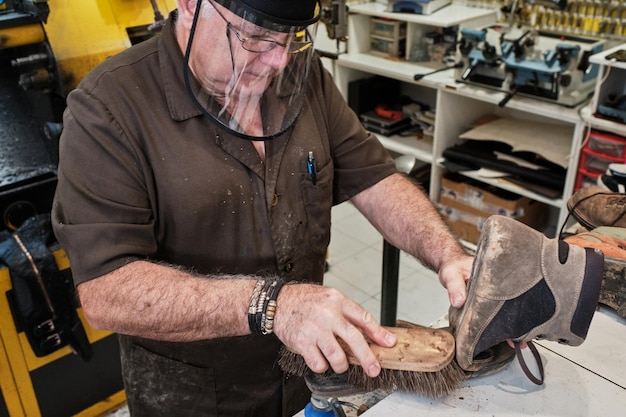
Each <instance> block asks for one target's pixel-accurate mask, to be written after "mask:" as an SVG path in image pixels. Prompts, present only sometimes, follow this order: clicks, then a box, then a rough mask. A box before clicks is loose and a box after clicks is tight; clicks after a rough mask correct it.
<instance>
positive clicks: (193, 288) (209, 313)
mask: <svg viewBox="0 0 626 417" xmlns="http://www.w3.org/2000/svg"><path fill="white" fill-rule="evenodd" d="M231 278H235V277H231ZM240 278H241V279H220V278H219V277H215V278H214V279H207V278H203V277H197V276H194V275H192V274H190V273H188V272H185V271H182V270H179V269H176V268H173V267H169V266H165V265H159V264H155V263H150V262H143V261H136V262H132V263H130V264H128V265H125V266H123V267H121V268H119V269H117V270H115V271H113V272H111V273H109V274H107V275H105V276H102V277H99V278H96V279H93V280H91V281H87V282H84V283H82V284H80V285H79V286H78V293H79V296H80V300H81V304H82V308H83V311H84V313H85V316H86V318H87V320H88V321H89V322H90V324H91V325H92V326H94V327H95V328H99V329H106V330H110V331H113V332H116V333H121V334H129V335H134V336H139V337H145V338H150V339H159V340H166V341H192V340H203V339H211V338H215V337H226V336H239V335H244V334H248V333H250V331H249V327H248V322H247V310H248V304H249V300H250V298H249V297H250V295H251V294H252V291H253V287H254V285H255V280H253V279H244V277H240Z"/></svg>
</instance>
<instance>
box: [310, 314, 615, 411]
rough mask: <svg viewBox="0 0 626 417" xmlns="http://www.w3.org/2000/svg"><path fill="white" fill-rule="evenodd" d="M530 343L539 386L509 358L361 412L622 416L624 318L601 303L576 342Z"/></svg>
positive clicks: (381, 402)
mask: <svg viewBox="0 0 626 417" xmlns="http://www.w3.org/2000/svg"><path fill="white" fill-rule="evenodd" d="M535 343H536V345H537V347H538V350H539V352H540V354H541V357H542V359H543V364H544V368H545V382H544V385H542V386H537V385H535V384H533V383H532V382H530V381H529V380H528V379H527V378H526V376H525V375H524V373H523V372H522V370H521V368H520V367H519V364H518V363H517V360H514V362H512V363H511V365H509V367H508V368H507V369H505V370H503V371H501V372H499V373H497V374H494V375H491V376H486V377H481V378H475V379H470V380H467V381H465V382H464V383H463V386H462V387H461V388H460V389H458V390H457V391H455V392H453V393H452V394H450V395H448V396H446V397H444V398H440V399H432V398H427V397H421V396H417V395H414V394H407V393H400V392H395V393H392V394H391V395H389V396H388V397H386V398H384V399H383V400H381V401H380V402H379V403H378V404H376V405H375V406H373V407H372V408H371V409H370V410H368V411H367V412H365V413H364V414H363V416H366V417H401V416H420V417H463V416H475V415H478V414H477V413H480V415H484V416H495V417H512V416H528V415H539V416H545V417H547V416H563V417H566V416H567V417H608V416H623V415H626V320H624V319H623V318H621V317H619V316H617V315H616V314H615V313H614V312H613V311H612V310H609V309H605V308H601V309H600V310H599V311H598V312H597V313H596V314H595V316H594V318H593V321H592V324H591V328H590V329H589V334H588V337H587V340H586V341H585V342H584V343H583V344H582V345H581V346H578V347H570V346H562V345H559V344H558V343H555V342H535ZM529 356H530V355H529V354H525V357H527V358H528V360H527V362H528V363H529V366H530V365H531V364H532V360H533V359H532V358H530V357H529ZM531 369H532V367H531ZM299 415H301V414H299Z"/></svg>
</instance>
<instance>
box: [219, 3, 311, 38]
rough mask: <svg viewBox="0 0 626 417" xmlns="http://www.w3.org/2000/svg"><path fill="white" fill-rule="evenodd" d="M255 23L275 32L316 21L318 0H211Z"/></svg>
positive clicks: (303, 26)
mask: <svg viewBox="0 0 626 417" xmlns="http://www.w3.org/2000/svg"><path fill="white" fill-rule="evenodd" d="M213 1H214V2H215V3H218V4H221V5H222V6H224V7H226V8H227V9H229V10H230V11H231V12H233V13H235V14H237V15H238V16H240V17H243V18H245V19H247V20H249V21H250V22H252V23H254V24H255V25H258V26H261V27H264V28H266V29H270V30H273V31H277V32H288V31H290V30H293V28H294V27H295V28H305V27H307V26H308V25H310V24H313V23H315V22H317V21H318V20H319V18H320V9H319V8H317V7H316V6H317V5H318V3H319V0H296V1H294V0H213Z"/></svg>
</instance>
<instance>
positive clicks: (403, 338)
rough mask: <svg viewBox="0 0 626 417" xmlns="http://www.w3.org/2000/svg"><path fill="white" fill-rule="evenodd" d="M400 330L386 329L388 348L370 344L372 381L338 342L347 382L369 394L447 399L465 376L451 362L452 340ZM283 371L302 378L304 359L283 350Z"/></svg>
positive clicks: (423, 330)
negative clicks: (374, 364) (375, 364)
mask: <svg viewBox="0 0 626 417" xmlns="http://www.w3.org/2000/svg"><path fill="white" fill-rule="evenodd" d="M398 326H402V327H386V329H387V330H389V331H390V332H392V333H393V334H394V335H395V336H396V339H397V342H396V344H395V345H394V346H393V347H391V348H386V347H382V346H379V345H377V344H375V343H372V342H371V341H370V348H371V349H372V351H373V352H374V354H375V355H376V357H377V358H378V361H379V362H380V365H381V368H382V369H381V372H380V374H379V375H378V376H377V377H375V378H370V377H369V376H367V374H366V373H365V371H363V368H361V366H360V365H359V362H358V361H357V359H356V357H354V355H353V354H352V352H351V351H350V349H349V348H348V346H347V345H346V344H345V343H344V342H343V341H342V340H339V343H340V345H341V347H342V348H343V350H344V351H345V352H346V355H347V357H348V361H349V362H350V367H349V369H348V371H347V380H348V382H349V383H350V384H351V385H353V386H354V387H355V388H356V389H358V390H361V391H365V392H370V391H374V390H377V389H382V390H385V391H393V390H399V391H407V392H413V393H416V394H421V395H427V396H430V397H440V396H443V395H447V394H449V393H450V392H452V391H454V390H455V389H456V388H458V387H459V385H460V384H461V382H462V381H463V380H464V379H465V372H464V371H463V370H462V369H461V368H460V367H459V366H458V364H457V363H456V361H454V360H453V359H454V353H455V346H454V336H453V335H452V334H451V333H450V332H448V331H446V330H444V329H433V328H429V327H424V326H419V325H416V324H412V323H406V322H402V323H400V322H399V323H398ZM278 364H279V366H280V367H281V368H282V369H283V371H285V372H288V373H290V374H293V375H297V376H304V375H305V374H306V373H307V372H309V368H308V366H307V365H306V363H305V362H304V358H303V357H302V356H300V355H298V354H296V353H293V352H291V351H289V350H288V349H286V348H283V350H282V351H281V355H280V358H279V361H278Z"/></svg>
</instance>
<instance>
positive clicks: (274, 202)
mask: <svg viewBox="0 0 626 417" xmlns="http://www.w3.org/2000/svg"><path fill="white" fill-rule="evenodd" d="M277 205H278V195H277V194H274V197H273V198H272V207H276V206H277Z"/></svg>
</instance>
